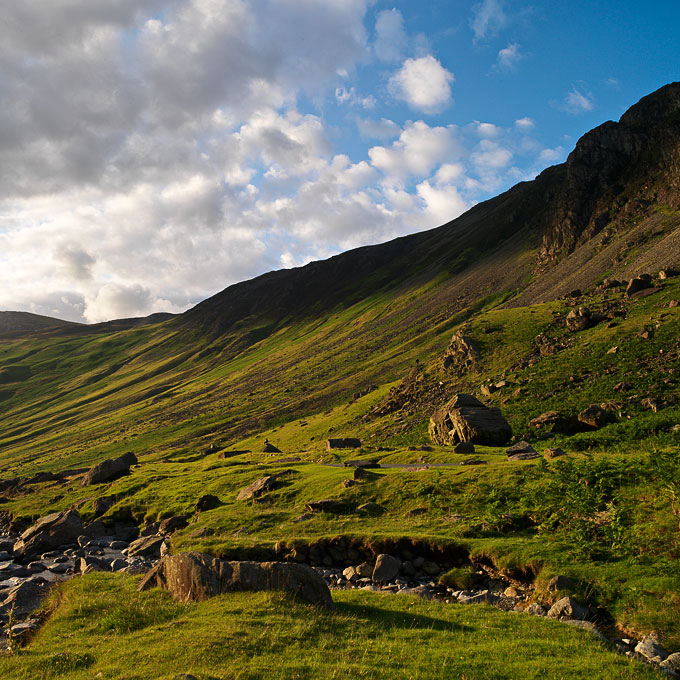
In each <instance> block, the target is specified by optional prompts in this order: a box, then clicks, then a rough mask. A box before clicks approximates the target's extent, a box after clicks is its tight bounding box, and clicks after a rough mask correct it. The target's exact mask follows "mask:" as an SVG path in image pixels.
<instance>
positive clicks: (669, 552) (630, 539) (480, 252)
mask: <svg viewBox="0 0 680 680" xmlns="http://www.w3.org/2000/svg"><path fill="white" fill-rule="evenodd" d="M679 181H680V84H678V83H673V84H671V85H668V86H666V87H664V88H661V89H660V90H658V91H657V92H655V93H653V94H651V95H649V96H648V97H645V98H644V99H642V100H641V101H640V102H639V103H638V104H636V105H635V106H634V107H632V108H631V109H630V110H629V111H628V112H627V113H626V114H624V116H622V118H621V120H620V121H619V122H617V123H614V122H609V123H605V124H604V125H602V126H600V127H598V128H596V129H595V130H593V131H591V132H589V133H588V134H587V135H585V136H584V137H583V138H582V139H581V140H579V142H578V143H577V145H576V147H575V149H574V151H573V152H572V153H571V154H570V155H569V157H568V159H567V161H566V162H565V163H564V164H562V165H558V166H554V167H552V168H548V169H547V170H545V171H544V172H543V173H541V174H540V175H539V176H538V177H537V178H536V179H535V180H533V181H531V182H523V183H520V184H518V185H517V186H515V187H513V188H512V189H510V190H509V191H507V192H505V193H503V194H502V195H500V196H498V197H496V198H494V199H492V200H490V201H486V202H485V203H482V204H480V205H477V206H475V207H474V208H473V209H471V210H469V211H468V212H467V213H465V214H464V215H462V216H461V217H459V218H458V219H456V220H453V221H452V222H449V223H448V224H445V225H443V226H441V227H439V228H437V229H433V230H430V231H427V232H422V233H419V234H415V235H412V236H407V237H403V238H400V239H396V240H394V241H391V242H389V243H386V244H382V245H377V246H370V247H364V248H359V249H356V250H353V251H350V252H347V253H343V254H342V255H338V256H336V257H333V258H330V259H329V260H326V261H323V262H315V263H311V264H309V265H306V266H305V267H300V268H296V269H291V270H283V271H278V272H271V273H268V274H265V275H263V276H260V277H257V278H255V279H253V280H251V281H245V282H242V283H239V284H236V285H234V286H230V287H229V288H227V289H226V290H224V291H222V292H220V293H218V294H217V295H215V296H213V297H211V298H209V299H207V300H205V301H204V302H202V303H201V304H199V305H197V306H196V307H194V308H193V309H191V310H189V311H187V312H186V313H184V314H182V315H179V316H176V317H172V318H168V319H167V320H164V318H163V317H152V318H149V319H147V320H141V321H140V320H122V321H119V322H110V323H109V324H98V325H96V326H82V327H81V326H75V327H71V326H69V327H63V328H61V329H56V330H44V331H41V332H32V333H29V334H27V335H22V336H21V337H19V336H14V337H9V338H4V339H3V340H2V341H0V416H1V418H0V422H1V423H2V427H1V429H0V484H2V489H4V490H3V491H2V494H3V495H2V513H1V514H0V518H1V519H2V522H3V523H4V527H5V529H12V530H13V531H18V530H23V529H25V528H26V527H27V526H28V525H29V524H30V523H31V522H32V521H33V520H35V519H36V518H37V517H39V516H42V515H45V514H47V513H48V512H55V511H58V510H66V509H70V508H75V509H77V510H78V512H79V513H80V514H81V516H82V518H83V519H84V520H85V522H86V523H87V522H89V521H91V520H95V519H99V520H101V521H102V522H103V523H104V525H105V528H104V529H102V528H101V526H100V525H98V524H96V525H95V526H99V528H100V530H103V531H107V532H114V531H117V530H121V531H127V530H129V526H126V527H124V528H123V529H121V527H120V525H121V524H125V525H130V524H132V525H134V526H135V527H137V528H140V527H146V529H145V533H149V532H153V531H155V530H156V528H159V527H157V523H158V522H159V521H160V520H164V519H166V518H170V517H175V518H176V519H177V520H178V521H177V523H176V525H177V526H184V524H183V523H182V522H185V521H186V520H187V518H188V517H190V518H191V522H190V523H189V525H188V526H187V527H185V528H180V529H177V531H175V532H174V533H173V535H172V541H171V543H172V550H173V551H175V552H177V551H181V550H187V549H191V550H199V551H203V552H209V553H211V554H212V555H216V556H219V557H222V558H225V559H227V558H229V559H234V558H239V559H243V558H248V559H255V560H262V559H291V560H295V561H302V562H312V563H319V562H320V563H323V564H325V565H326V566H328V565H329V564H330V565H331V566H332V567H333V568H337V569H338V570H339V571H338V573H339V574H342V570H343V569H344V568H346V567H348V566H353V567H355V566H356V567H358V564H357V563H358V562H359V561H360V560H364V559H365V560H368V561H371V560H373V561H375V560H376V558H377V555H378V554H384V553H388V554H393V553H394V554H395V555H396V554H397V553H398V556H399V559H400V560H405V561H407V562H412V560H414V556H419V557H422V558H423V560H428V561H429V562H430V563H431V564H429V567H428V568H430V571H431V572H432V573H431V574H428V575H427V579H437V578H441V579H442V583H445V584H448V585H449V586H450V587H451V589H452V591H456V592H459V591H462V590H465V591H467V590H468V589H470V588H473V589H479V592H480V593H481V592H482V590H488V588H489V587H491V588H492V590H493V591H494V592H497V588H498V586H499V584H500V583H502V585H503V586H504V587H510V586H511V587H512V588H515V592H520V593H522V594H523V595H522V597H523V598H524V599H522V600H521V604H522V606H524V605H527V604H528V602H529V600H532V601H537V602H541V603H543V604H545V605H550V604H552V603H554V602H555V601H556V600H558V599H559V598H561V597H562V596H566V595H569V596H570V597H573V598H575V599H576V600H577V601H581V602H585V603H587V604H588V605H589V606H590V607H591V613H592V614H593V615H594V616H595V617H596V618H597V621H598V625H599V626H601V627H603V626H605V627H607V628H603V629H604V630H606V632H607V635H608V636H610V637H616V638H617V639H620V638H623V637H626V638H635V639H639V638H640V637H641V636H642V635H644V634H646V633H649V632H651V631H653V630H656V631H659V632H661V633H662V634H663V635H665V641H664V644H665V645H667V646H668V649H669V651H673V650H674V649H678V650H680V633H679V632H678V629H677V621H678V620H680V577H679V576H678V573H677V559H678V556H680V538H679V536H680V535H679V534H678V531H677V521H678V519H677V518H678V507H677V505H678V502H677V499H678V498H679V497H680V454H679V453H678V452H679V451H680V428H679V427H678V423H680V399H679V398H678V381H679V380H680V375H679V374H678V373H677V370H678V369H677V366H678V361H680V343H679V341H678V338H679V337H680V275H679V272H680V266H679V265H680V191H679V189H680V183H679ZM629 282H630V287H628V286H629ZM146 321H149V323H146ZM460 393H463V394H467V395H471V396H474V397H475V398H476V399H478V400H479V402H481V403H482V404H483V405H484V406H488V407H493V408H495V409H499V410H500V414H501V415H502V417H503V418H505V419H506V420H507V423H508V424H509V425H510V427H511V429H512V433H513V438H514V440H515V441H516V442H517V443H520V442H521V441H523V440H525V441H526V442H527V443H528V444H529V445H531V446H533V448H534V449H535V451H536V452H537V453H532V452H531V450H530V449H527V447H526V445H525V444H522V447H523V448H524V454H525V456H528V457H525V459H520V460H512V459H510V458H509V457H508V455H507V454H506V450H505V447H501V446H486V445H483V444H476V445H475V451H474V452H471V451H469V449H468V451H469V452H468V453H463V452H457V451H455V450H454V449H453V448H452V447H451V446H450V445H448V444H443V443H442V441H443V440H444V439H445V438H446V437H440V436H439V435H441V434H443V435H447V434H448V433H449V432H448V431H447V429H448V428H449V426H450V425H453V421H452V420H449V421H447V419H446V418H447V416H449V417H450V416H451V412H452V410H453V409H454V408H455V405H452V403H453V402H454V401H455V400H454V399H452V398H454V397H456V395H458V394H460ZM463 401H464V402H465V403H467V404H475V403H477V402H475V401H474V400H473V399H469V398H465V399H463ZM455 403H458V402H457V401H456V402H455ZM444 405H447V408H446V409H443V410H440V407H442V406H444ZM475 408H477V407H475ZM495 413H496V414H498V412H495ZM435 414H439V415H438V416H437V417H438V418H439V420H437V421H436V422H435V425H437V426H438V427H439V428H440V430H439V431H437V432H436V433H435V434H436V436H433V437H431V436H430V435H429V433H428V426H429V424H430V418H431V416H433V415H435ZM442 414H443V416H442ZM440 416H442V417H440ZM331 439H333V440H335V439H343V440H344V439H350V441H351V440H360V443H361V446H360V448H357V449H337V448H334V447H335V446H336V444H333V443H330V444H328V445H327V444H326V442H327V440H331ZM265 442H267V444H269V446H267V447H266V448H265V446H264V444H265ZM271 446H275V447H276V448H278V449H279V451H280V453H275V452H271V453H270V450H271ZM544 449H549V450H550V453H549V456H548V457H546V458H543V457H542V456H541V455H540V452H541V451H543V450H544ZM129 453H133V454H134V455H135V456H136V458H137V460H138V465H135V466H134V467H132V468H131V470H130V474H129V475H126V476H123V477H120V478H118V479H115V480H112V481H110V482H106V483H104V484H101V485H89V486H82V482H81V481H79V480H80V478H82V472H83V470H84V469H85V468H88V467H90V466H93V465H95V464H98V463H100V462H102V461H104V460H105V459H113V458H119V457H121V456H124V455H126V454H129ZM560 454H563V455H560ZM553 456H554V457H555V458H554V459H553ZM357 459H359V460H363V461H365V462H369V461H377V463H378V464H379V465H380V466H382V467H381V469H379V470H377V471H376V474H375V475H374V476H372V475H371V474H370V473H369V472H367V471H364V473H356V474H355V473H354V472H353V470H352V468H348V467H345V466H344V464H345V463H349V462H350V461H352V460H357ZM126 460H130V457H129V456H126ZM74 478H75V479H74ZM265 478H267V479H266V481H263V480H264V479H265ZM258 480H259V481H260V487H259V488H260V490H261V491H262V493H261V495H259V496H257V497H253V498H251V499H250V500H248V501H244V500H239V496H240V497H241V499H242V498H243V497H244V496H241V493H240V492H241V491H242V490H244V489H246V488H247V487H250V486H251V485H252V484H253V482H256V481H258ZM206 494H208V495H210V496H214V497H216V498H217V499H218V501H215V500H214V498H213V499H212V505H208V506H205V505H203V504H199V508H202V509H200V510H198V511H197V510H196V503H197V501H198V500H199V499H200V498H201V497H203V496H205V495H206ZM246 495H247V494H246ZM329 499H330V500H331V501H339V502H340V504H339V507H341V508H344V509H345V510H347V509H348V508H349V509H352V510H354V509H356V512H355V511H352V512H349V511H347V512H346V513H345V514H340V515H335V514H333V513H332V512H325V511H321V512H319V511H318V509H319V508H322V509H323V508H328V507H331V508H332V507H333V505H332V504H331V505H330V506H329V505H328V504H326V505H324V504H321V505H319V503H318V502H319V501H327V500H329ZM206 503H207V502H206ZM366 504H368V506H367V505H366ZM335 507H336V508H337V507H338V506H337V504H336V506H335ZM362 507H363V510H362V511H359V508H362ZM367 507H368V509H367ZM182 518H184V519H183V520H182ZM179 520H182V521H179ZM117 526H118V529H116V527H117ZM132 531H134V529H133V530H132ZM415 559H417V557H416V558H415ZM412 563H413V564H415V561H413V562H412ZM369 566H372V565H369ZM366 568H367V567H366V566H365V565H364V569H366ZM88 577H89V575H88V576H86V577H85V579H84V581H83V583H85V585H86V587H87V588H91V589H93V590H94V591H96V593H97V595H96V596H97V597H100V598H103V597H104V595H105V594H106V593H108V592H110V590H111V587H110V586H107V585H106V583H107V581H106V575H93V576H92V577H89V578H90V579H91V580H87V579H88ZM100 577H101V578H100ZM423 578H425V576H423ZM555 579H557V580H555ZM427 582H428V583H429V580H428V581H427ZM88 584H90V585H88ZM79 592H80V595H78V594H77V593H76V594H75V595H74V598H76V599H74V600H73V602H74V603H75V604H73V606H74V607H75V608H76V609H78V608H80V609H83V610H87V611H90V610H91V608H89V609H88V608H87V607H84V606H83V607H81V604H80V603H81V602H82V600H79V599H78V598H79V597H81V598H85V595H83V593H85V591H82V592H81V591H79ZM355 596H356V598H357V600H356V602H358V603H359V604H356V605H352V606H356V607H359V606H362V607H363V604H361V603H364V604H366V606H367V608H366V609H356V610H355V611H356V612H362V613H361V614H357V615H360V616H362V617H363V616H365V617H367V620H371V621H372V620H374V619H375V617H379V616H381V614H379V613H376V612H380V611H382V608H384V607H385V606H387V605H385V604H382V603H381V602H380V601H378V600H369V599H362V598H371V597H373V596H372V595H371V594H366V593H364V592H363V591H362V592H359V591H356V592H355ZM88 597H89V595H88ZM92 597H94V595H93V596H92ZM139 597H140V598H142V597H145V594H141V595H139ZM339 597H340V596H339ZM341 597H345V595H341ZM447 597H448V595H447ZM479 597H480V598H482V599H485V600H489V599H491V600H494V598H493V597H488V593H487V594H486V595H483V594H480V595H479ZM66 599H68V598H66ZM139 602H146V600H141V599H140V600H139ZM383 602H384V600H383ZM127 606H128V605H121V607H123V608H124V607H127ZM135 606H139V607H143V606H146V605H143V604H142V605H135ZM206 606H207V605H206ZM239 606H240V605H239ZM243 606H244V611H245V610H246V609H245V608H247V606H248V605H247V604H246V603H244V605H243ZM390 606H396V605H390ZM442 606H443V605H442ZM518 606H519V605H518ZM80 609H78V610H79V611H80ZM539 609H540V608H539ZM74 611H75V610H74ZM93 611H94V610H93ZM541 611H543V610H541ZM121 612H122V613H120V614H116V615H115V616H114V615H113V614H112V615H111V616H110V617H109V618H111V619H112V620H113V619H115V618H116V617H118V618H120V620H121V621H123V622H124V623H123V624H121V626H122V628H121V630H124V631H127V632H129V633H130V634H131V635H134V631H129V630H128V627H127V624H126V623H125V622H126V621H128V620H133V619H134V620H137V619H138V618H139V617H137V618H135V616H136V615H134V616H133V614H131V613H130V612H128V611H127V609H125V610H124V611H122V610H121ZM371 612H373V613H371ZM428 612H429V610H428ZM93 615H94V614H93ZM65 616H67V617H68V615H67V614H65ZM168 616H170V617H172V616H174V614H169V615H168ZM187 616H188V615H187ZM353 616H354V613H353ZM399 616H401V614H399ZM434 616H436V613H432V612H429V613H428V617H434ZM486 616H488V619H487V620H488V621H493V622H495V623H493V625H494V626H496V625H497V628H495V630H496V631H504V630H506V629H508V628H507V626H506V623H507V621H508V620H507V619H504V620H503V623H498V621H497V620H496V619H494V618H493V617H494V614H493V613H492V612H491V610H490V611H489V613H488V614H487V615H486ZM520 618H521V617H520ZM116 620H118V619H116ZM144 620H145V621H146V619H144ZM400 620H401V619H400ZM430 620H431V619H430V618H428V619H427V621H430ZM432 620H433V619H432ZM523 620H524V619H523ZM155 621H156V620H155V619H154V622H155ZM192 621H193V619H192ZM515 621H519V619H518V618H517V617H515ZM531 621H532V624H531V625H532V626H535V627H536V629H537V630H538V629H540V630H541V631H543V632H542V635H544V636H545V637H546V638H547V637H551V639H552V634H553V632H554V631H556V630H557V629H556V628H548V627H547V626H546V627H545V628H543V627H542V626H543V625H544V624H543V623H541V622H540V620H533V619H532V620H531ZM83 625H84V629H88V628H87V626H90V628H93V627H95V624H94V623H92V622H89V621H88V622H86V624H83ZM144 625H146V624H144ZM191 625H192V626H193V625H194V624H193V623H192V624H191ZM400 625H401V624H400ZM414 625H415V624H414ZM418 625H420V624H418ZM424 625H426V626H427V627H428V629H429V628H430V624H429V623H426V624H424ZM490 625H491V624H490ZM512 625H523V624H521V623H516V624H512ZM512 625H511V626H510V628H511V629H512V631H513V632H512V635H513V636H514V637H513V643H512V644H514V640H515V638H516V635H515V630H516V629H515V628H512ZM410 626H411V624H410V623H409V627H410ZM185 630H186V631H187V632H188V634H191V632H190V631H189V626H187V628H186V629H185ZM106 632H107V634H108V632H109V629H108V628H107V629H106ZM142 632H143V633H147V632H149V629H147V630H145V631H142ZM498 635H499V636H503V635H505V633H502V632H498ZM636 636H637V637H636ZM109 637H110V639H111V640H113V642H111V644H115V639H116V638H115V635H111V636H109ZM149 639H150V638H149ZM503 639H505V638H503ZM149 644H150V645H155V644H156V642H154V641H151V642H149ZM508 644H510V643H508ZM594 644H595V643H594ZM112 656H115V654H114V655H112ZM36 658H38V657H36ZM41 658H42V657H41ZM36 663H37V662H36ZM93 663H94V662H93ZM91 670H94V669H93V668H90V669H89V670H88V672H89V671H91ZM171 670H172V672H174V670H175V669H171ZM608 670H609V669H608ZM608 670H607V671H602V673H604V674H605V675H606V673H607V672H608ZM631 672H633V671H631ZM163 673H165V670H163ZM168 673H170V671H168ZM168 673H166V674H168ZM492 674H493V672H492ZM538 675H541V673H540V672H538V671H537V676H538ZM586 675H587V673H586ZM542 677H543V675H542ZM554 677H559V675H555V676H554ZM632 677H643V675H635V674H634V675H633V676H632Z"/></svg>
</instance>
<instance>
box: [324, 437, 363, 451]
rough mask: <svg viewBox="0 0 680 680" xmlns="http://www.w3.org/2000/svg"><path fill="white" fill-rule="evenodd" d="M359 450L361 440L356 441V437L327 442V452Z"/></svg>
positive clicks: (328, 440)
mask: <svg viewBox="0 0 680 680" xmlns="http://www.w3.org/2000/svg"><path fill="white" fill-rule="evenodd" d="M359 448H361V440H360V439H356V438H354V437H345V438H344V439H340V438H336V439H327V440H326V451H333V450H334V449H359Z"/></svg>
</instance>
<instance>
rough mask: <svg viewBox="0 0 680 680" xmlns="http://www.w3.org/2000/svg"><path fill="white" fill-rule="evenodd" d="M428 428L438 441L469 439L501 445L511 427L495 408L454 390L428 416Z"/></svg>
mask: <svg viewBox="0 0 680 680" xmlns="http://www.w3.org/2000/svg"><path fill="white" fill-rule="evenodd" d="M428 432H429V435H430V438H431V439H432V442H433V443H434V444H439V445H448V444H457V443H458V442H472V443H473V444H480V445H486V446H502V445H503V444H506V443H507V442H508V441H509V440H510V437H512V429H511V428H510V425H509V424H508V421H507V420H505V418H504V417H503V416H502V415H501V411H500V409H498V408H489V407H487V406H484V404H482V402H481V401H479V400H478V399H476V398H475V397H473V396H471V395H469V394H456V395H455V396H454V397H453V398H452V399H450V400H449V401H448V402H447V403H446V404H445V405H444V406H442V407H441V408H438V409H437V410H436V411H435V412H434V414H433V415H432V417H431V418H430V424H429V427H428Z"/></svg>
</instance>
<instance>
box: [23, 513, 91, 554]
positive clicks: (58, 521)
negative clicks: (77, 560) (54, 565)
mask: <svg viewBox="0 0 680 680" xmlns="http://www.w3.org/2000/svg"><path fill="white" fill-rule="evenodd" d="M82 533H83V523H82V522H81V520H80V515H79V514H78V512H77V511H76V510H66V511H65V512H55V513H52V514H51V515H47V516H46V517H42V518H41V519H39V520H38V521H37V522H36V523H35V524H34V525H33V526H32V527H29V528H28V529H26V531H24V533H23V534H21V538H20V539H19V540H18V541H17V542H16V543H15V544H14V553H15V554H16V555H19V556H23V555H35V554H39V553H44V552H47V551H48V550H54V549H55V548H58V547H60V546H62V545H67V544H69V543H75V542H76V541H77V540H78V536H80V535H81V534H82Z"/></svg>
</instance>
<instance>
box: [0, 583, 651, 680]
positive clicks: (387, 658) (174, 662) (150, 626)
mask: <svg viewBox="0 0 680 680" xmlns="http://www.w3.org/2000/svg"><path fill="white" fill-rule="evenodd" d="M135 582H136V580H135V579H132V578H130V577H125V576H114V575H102V574H92V575H89V576H86V577H83V578H79V579H76V580H74V581H71V582H69V583H67V584H66V585H65V586H63V587H62V588H61V589H60V592H59V593H58V595H57V596H56V597H55V600H56V601H58V603H59V604H58V606H57V608H56V612H55V614H54V615H53V616H52V618H51V619H50V620H49V621H48V623H47V624H46V626H45V627H44V629H43V630H42V631H41V632H40V634H39V636H38V638H37V640H35V641H34V642H33V644H32V645H31V646H30V648H29V649H28V650H27V651H24V652H20V653H19V654H18V655H17V656H14V657H9V658H8V657H4V658H3V657H0V673H2V675H3V677H11V678H16V680H20V679H21V678H59V677H69V678H72V679H73V680H78V679H80V678H83V679H84V678H92V677H98V678H104V679H106V678H111V679H113V678H115V679H116V680H122V679H125V680H144V679H153V680H156V679H158V680H161V679H164V678H173V677H176V676H177V674H178V673H190V674H191V675H193V676H195V677H197V678H199V680H217V679H218V678H219V679H222V678H230V679H231V678H239V679H240V680H246V679H253V680H254V679H255V678H262V677H265V676H266V677H271V678H300V679H304V678H349V677H352V678H384V677H394V678H413V679H415V678H418V679H423V680H424V679H434V678H453V677H455V678H466V679H467V680H482V679H483V678H495V679H498V680H502V679H504V678H520V677H521V678H550V679H553V678H554V679H558V678H574V677H587V678H593V679H594V678H603V679H604V678H607V679H609V678H630V679H633V678H639V679H640V680H642V679H643V678H653V677H656V673H654V672H653V671H652V670H650V669H648V668H645V667H644V666H643V665H641V664H639V663H637V662H631V661H628V660H626V658H625V657H622V656H621V655H617V654H615V653H614V652H612V651H609V650H607V649H606V648H605V647H604V646H603V645H602V644H601V643H599V642H598V641H597V640H595V638H593V637H592V635H591V634H590V633H587V632H584V631H580V630H575V629H573V628H570V627H569V626H565V625H563V624H560V623H556V622H553V621H547V620H543V619H539V618H536V617H530V616H526V615H524V614H513V613H503V612H499V611H496V610H493V609H491V608H490V607H486V606H479V607H476V606H465V605H444V604H438V603H428V602H424V601H422V600H418V599H417V598H411V597H407V596H394V597H391V596H386V595H380V594H375V593H364V592H358V591H354V592H342V593H335V594H334V600H335V603H336V609H335V611H333V612H320V611H316V610H314V609H312V608H310V607H308V606H306V605H304V604H300V603H297V602H295V601H292V600H291V599H289V598H288V597H286V596H284V595H281V594H277V593H274V594H272V593H258V594H251V593H232V594H228V595H223V596H221V597H218V598H214V599H212V600H209V601H206V602H201V603H197V604H191V605H186V606H184V605H178V604H175V603H173V602H172V601H171V600H170V599H169V597H168V595H167V593H165V592H160V591H151V592H148V593H137V592H136V591H135V590H134V586H135ZM188 641H190V644H187V642H188Z"/></svg>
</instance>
